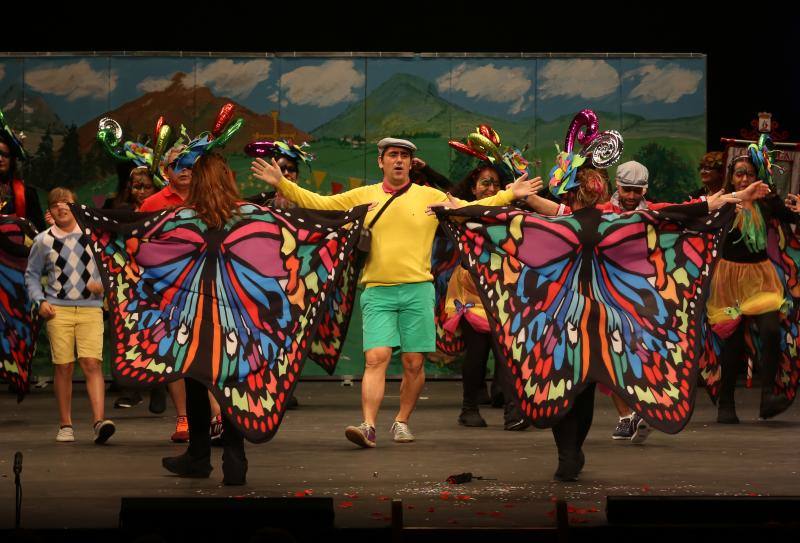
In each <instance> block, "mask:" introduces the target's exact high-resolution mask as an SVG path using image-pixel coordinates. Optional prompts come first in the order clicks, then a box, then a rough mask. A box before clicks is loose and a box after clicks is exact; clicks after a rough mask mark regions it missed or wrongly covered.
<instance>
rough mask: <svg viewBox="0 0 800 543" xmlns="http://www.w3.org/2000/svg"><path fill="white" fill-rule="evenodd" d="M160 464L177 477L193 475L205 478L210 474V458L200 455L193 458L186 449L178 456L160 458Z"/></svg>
mask: <svg viewBox="0 0 800 543" xmlns="http://www.w3.org/2000/svg"><path fill="white" fill-rule="evenodd" d="M161 465H162V466H164V469H166V470H167V471H169V472H172V473H174V474H175V475H178V476H179V477H195V478H198V479H206V478H208V476H209V475H211V470H212V469H214V468H212V467H211V458H210V457H209V456H201V457H198V458H194V457H192V456H189V453H188V451H187V452H185V453H183V454H182V455H180V456H167V457H164V458H162V459H161Z"/></svg>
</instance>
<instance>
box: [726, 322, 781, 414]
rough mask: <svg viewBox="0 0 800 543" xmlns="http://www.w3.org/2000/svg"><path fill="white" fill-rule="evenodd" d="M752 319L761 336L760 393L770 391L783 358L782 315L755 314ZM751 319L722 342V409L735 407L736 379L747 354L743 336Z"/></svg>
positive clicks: (741, 323)
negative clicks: (781, 350) (781, 355)
mask: <svg viewBox="0 0 800 543" xmlns="http://www.w3.org/2000/svg"><path fill="white" fill-rule="evenodd" d="M748 318H751V319H753V320H754V321H755V323H756V326H757V327H758V336H759V339H760V340H761V360H760V364H761V370H760V372H761V390H762V391H771V390H772V387H773V385H774V382H775V374H776V373H777V371H778V357H779V356H780V333H781V329H780V326H781V324H780V315H779V314H778V312H777V311H772V312H770V313H763V314H761V315H753V316H751V317H748ZM748 318H744V319H742V321H741V322H740V323H739V326H738V327H737V328H736V330H735V331H734V332H733V334H731V335H730V336H729V337H728V338H727V339H725V340H724V341H723V343H722V361H721V362H722V376H721V378H720V389H719V404H720V405H722V406H732V405H734V401H733V393H734V390H735V388H736V378H737V377H738V376H739V373H740V372H741V371H742V366H743V365H744V360H745V357H744V353H745V352H746V347H745V341H744V334H745V330H746V329H747V328H746V327H747V326H748V325H749V324H750V323H749V322H748V320H747V319H748Z"/></svg>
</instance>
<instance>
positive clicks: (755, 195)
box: [732, 180, 770, 202]
mask: <svg viewBox="0 0 800 543" xmlns="http://www.w3.org/2000/svg"><path fill="white" fill-rule="evenodd" d="M769 193H770V190H769V185H767V184H766V183H764V182H763V181H761V180H758V181H756V182H755V183H750V184H749V185H748V186H747V188H746V189H744V190H737V191H736V192H733V193H732V194H733V195H734V196H736V197H737V198H740V199H741V200H742V201H743V202H749V201H752V200H758V199H760V198H763V197H764V196H766V195H767V194H769Z"/></svg>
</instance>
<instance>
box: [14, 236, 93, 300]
mask: <svg viewBox="0 0 800 543" xmlns="http://www.w3.org/2000/svg"><path fill="white" fill-rule="evenodd" d="M42 270H45V271H46V273H47V284H46V286H45V289H44V292H42V288H41V283H40V280H39V278H40V276H41V273H42ZM26 281H27V285H28V291H29V293H30V296H31V299H33V300H34V301H36V302H39V301H42V300H44V299H45V298H46V299H47V300H48V301H49V302H52V303H55V304H58V305H91V306H97V307H100V306H102V305H103V297H102V296H98V295H94V294H92V293H91V291H90V290H89V288H88V286H87V285H88V283H89V281H97V282H99V281H100V274H99V273H98V271H97V265H96V264H95V262H94V258H93V257H92V250H91V247H89V239H88V238H87V237H86V236H85V235H84V234H83V233H82V232H80V231H77V232H70V233H68V234H66V235H64V236H61V235H56V234H55V233H54V231H53V228H52V227H51V228H48V229H47V230H45V231H44V232H42V233H41V234H39V235H38V236H36V239H35V240H34V242H33V247H31V254H30V257H29V259H28V271H27V272H26Z"/></svg>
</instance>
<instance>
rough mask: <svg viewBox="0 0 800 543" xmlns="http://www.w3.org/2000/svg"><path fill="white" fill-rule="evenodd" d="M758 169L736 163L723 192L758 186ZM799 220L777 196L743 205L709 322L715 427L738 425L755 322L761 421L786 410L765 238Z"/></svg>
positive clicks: (780, 299) (777, 287)
mask: <svg viewBox="0 0 800 543" xmlns="http://www.w3.org/2000/svg"><path fill="white" fill-rule="evenodd" d="M756 172H757V168H756V165H755V164H754V162H753V160H752V159H751V157H750V155H742V156H739V157H737V158H735V159H734V161H733V164H732V165H731V169H730V171H729V172H728V178H727V181H726V183H725V191H726V192H728V193H732V194H733V195H735V194H736V192H737V191H741V190H743V189H744V188H746V187H748V186H749V185H751V184H752V183H761V182H762V181H761V180H758V181H757V177H758V175H757V173H756ZM797 218H798V215H797V214H796V213H794V212H793V211H791V210H790V209H787V207H786V206H785V205H784V203H783V201H782V200H781V199H780V198H779V197H778V196H777V195H776V194H774V193H773V194H770V195H768V196H767V197H766V198H764V199H762V200H759V201H755V202H743V203H742V207H741V209H740V210H738V212H737V214H736V219H735V220H734V223H733V227H732V229H731V230H730V232H729V233H728V235H727V237H726V239H725V244H724V245H723V249H722V258H721V259H720V261H719V263H718V264H717V267H716V270H715V272H714V276H713V278H712V280H711V292H710V295H709V298H708V319H709V322H710V323H711V326H712V328H713V329H714V331H715V332H716V333H717V334H718V335H719V336H720V337H721V338H722V339H723V344H722V354H721V365H722V376H721V380H720V381H721V382H720V393H719V405H718V412H717V422H719V423H722V424H736V423H738V422H739V418H738V417H737V416H736V408H735V403H734V389H735V386H736V378H737V375H738V372H739V369H740V367H741V365H742V363H743V361H744V360H743V359H744V354H745V352H746V348H745V330H746V325H745V324H749V323H744V322H743V321H747V320H750V319H751V320H752V321H754V322H755V324H756V327H757V328H758V335H759V339H760V343H761V357H760V358H761V359H760V365H761V386H762V388H761V406H760V412H759V415H760V417H761V418H764V419H766V418H770V417H774V416H775V415H777V414H778V413H780V412H782V411H783V410H785V409H786V408H787V407H788V403H787V402H788V401H789V400H788V399H787V398H786V397H785V396H779V395H775V394H774V393H773V388H774V387H773V383H774V381H775V376H776V374H777V371H778V360H779V357H780V318H781V316H780V310H781V308H783V307H784V304H785V297H786V296H788V295H789V293H785V292H784V287H783V283H782V282H781V280H780V278H779V277H778V274H777V272H776V270H775V266H774V265H773V263H772V261H771V260H770V259H769V257H768V255H767V237H768V235H769V230H770V229H772V228H774V227H773V226H772V225H774V219H777V220H778V221H780V222H782V223H795V222H796V221H797Z"/></svg>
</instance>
